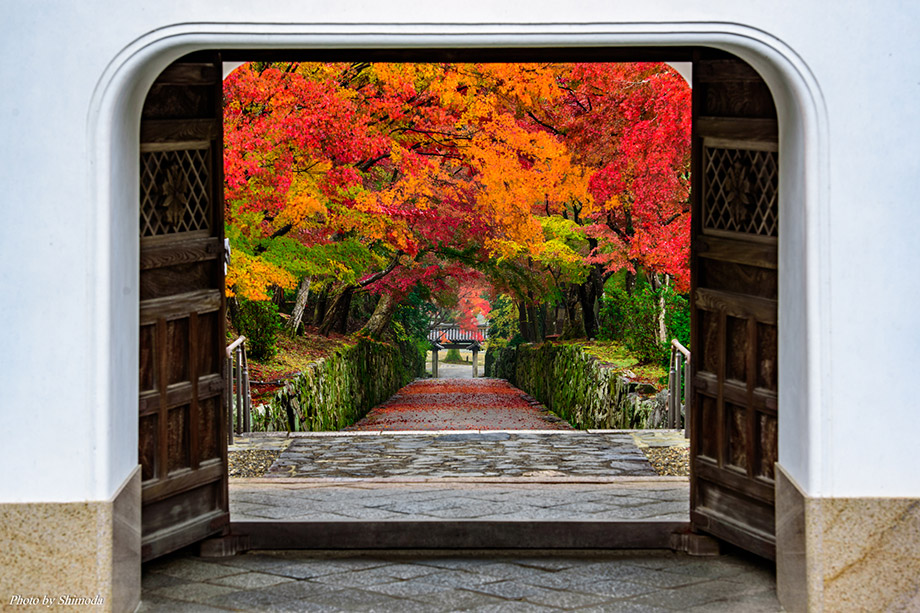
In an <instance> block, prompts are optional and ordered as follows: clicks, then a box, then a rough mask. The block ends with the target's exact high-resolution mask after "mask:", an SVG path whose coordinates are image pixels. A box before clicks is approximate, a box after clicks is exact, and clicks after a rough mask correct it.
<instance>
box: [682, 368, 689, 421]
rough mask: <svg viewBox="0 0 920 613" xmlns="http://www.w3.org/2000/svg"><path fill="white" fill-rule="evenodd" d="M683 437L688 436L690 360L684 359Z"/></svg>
mask: <svg viewBox="0 0 920 613" xmlns="http://www.w3.org/2000/svg"><path fill="white" fill-rule="evenodd" d="M683 410H684V411H683V412H684V438H690V360H689V359H687V360H685V361H684V406H683Z"/></svg>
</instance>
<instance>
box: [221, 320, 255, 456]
mask: <svg viewBox="0 0 920 613" xmlns="http://www.w3.org/2000/svg"><path fill="white" fill-rule="evenodd" d="M234 417H235V418H236V419H234ZM227 419H228V426H229V427H228V429H227V430H228V434H229V442H230V444H231V445H232V444H233V434H234V432H235V433H236V434H241V433H243V432H249V431H250V430H251V429H252V425H251V419H252V394H251V393H250V390H249V360H248V358H247V356H246V337H245V336H241V337H239V338H238V339H236V340H235V341H233V342H232V343H230V344H229V345H227Z"/></svg>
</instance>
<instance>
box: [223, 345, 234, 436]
mask: <svg viewBox="0 0 920 613" xmlns="http://www.w3.org/2000/svg"><path fill="white" fill-rule="evenodd" d="M224 367H225V368H226V371H225V372H226V373H227V390H226V396H225V397H224V405H225V406H226V407H227V437H228V441H227V442H228V444H230V445H232V444H233V359H232V358H230V357H229V356H227V357H226V358H224Z"/></svg>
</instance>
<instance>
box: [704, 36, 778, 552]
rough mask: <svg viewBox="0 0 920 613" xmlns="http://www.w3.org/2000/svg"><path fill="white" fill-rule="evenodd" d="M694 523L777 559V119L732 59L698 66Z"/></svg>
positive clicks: (707, 56) (751, 74)
mask: <svg viewBox="0 0 920 613" xmlns="http://www.w3.org/2000/svg"><path fill="white" fill-rule="evenodd" d="M693 74H694V84H693V85H694V90H693V96H694V100H693V104H694V135H693V146H694V168H693V229H692V232H693V242H692V251H693V257H692V271H691V276H692V292H691V312H692V326H691V336H692V347H693V357H692V370H693V373H694V374H693V391H692V398H691V412H692V417H693V418H692V420H691V429H692V433H691V438H692V440H693V444H692V445H691V521H692V524H693V527H694V529H697V530H702V531H705V532H709V533H710V534H713V535H715V536H717V537H719V538H722V539H724V540H727V541H729V542H732V543H734V544H736V545H739V546H741V547H744V548H745V549H748V550H750V551H753V552H755V553H757V554H759V555H763V556H766V557H771V558H772V557H774V556H775V537H774V515H775V514H774V482H773V465H774V463H775V462H776V459H777V455H776V454H777V447H776V436H777V429H776V428H777V394H776V392H777V378H776V372H777V368H776V359H777V350H776V343H777V327H776V326H777V290H778V277H777V241H778V233H779V209H778V205H777V204H778V203H777V198H778V189H777V187H778V178H779V164H778V158H777V151H778V148H777V138H778V130H777V120H776V111H775V107H774V106H773V100H772V97H771V96H770V93H769V89H768V88H767V86H766V84H765V83H764V82H763V81H762V80H761V79H760V77H759V75H757V73H756V72H755V71H754V70H753V69H751V68H750V67H749V66H747V65H746V64H744V63H743V62H741V61H740V60H737V59H733V58H731V57H730V56H727V55H725V54H720V53H719V52H715V51H701V52H699V53H698V55H697V58H696V59H695V62H694V73H693Z"/></svg>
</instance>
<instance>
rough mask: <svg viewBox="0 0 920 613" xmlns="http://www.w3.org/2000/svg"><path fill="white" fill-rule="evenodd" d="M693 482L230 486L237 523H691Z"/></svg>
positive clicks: (245, 482) (263, 482) (242, 482)
mask: <svg viewBox="0 0 920 613" xmlns="http://www.w3.org/2000/svg"><path fill="white" fill-rule="evenodd" d="M689 512H690V509H689V484H688V483H687V480H686V479H681V478H660V477H656V478H655V479H651V480H642V479H628V480H624V481H622V482H619V483H567V482H563V483H514V482H508V481H505V482H502V483H494V482H493V483H482V482H481V481H478V480H477V481H462V482H459V483H457V482H455V481H454V482H449V481H446V480H439V481H437V482H428V483H384V482H361V483H352V484H348V485H346V484H329V483H326V484H323V483H316V482H310V483H302V482H300V483H298V482H293V483H284V482H282V483H277V482H267V480H264V479H252V480H248V479H247V480H240V481H233V482H231V483H230V515H231V517H232V519H233V521H252V520H284V521H340V520H365V521H379V520H408V519H412V520H428V519H475V520H481V521H485V520H500V521H507V520H544V521H545V520H558V521H568V520H571V519H578V520H582V521H585V520H594V521H622V520H666V521H683V522H686V521H687V518H688V516H689Z"/></svg>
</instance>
